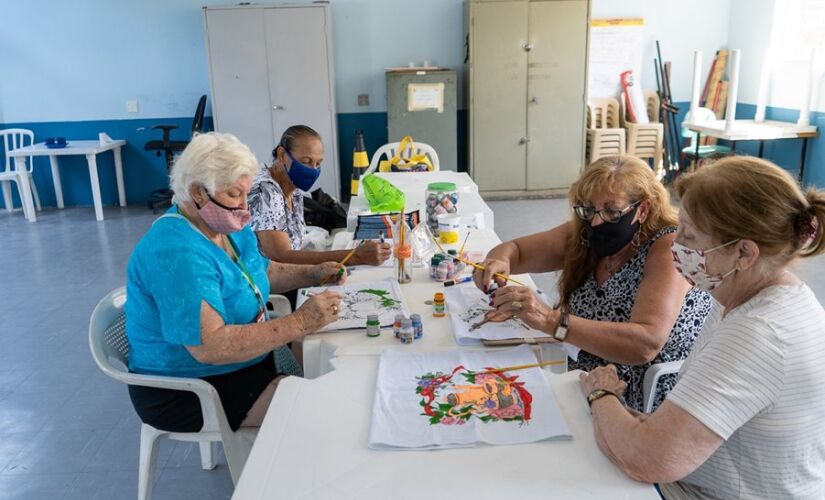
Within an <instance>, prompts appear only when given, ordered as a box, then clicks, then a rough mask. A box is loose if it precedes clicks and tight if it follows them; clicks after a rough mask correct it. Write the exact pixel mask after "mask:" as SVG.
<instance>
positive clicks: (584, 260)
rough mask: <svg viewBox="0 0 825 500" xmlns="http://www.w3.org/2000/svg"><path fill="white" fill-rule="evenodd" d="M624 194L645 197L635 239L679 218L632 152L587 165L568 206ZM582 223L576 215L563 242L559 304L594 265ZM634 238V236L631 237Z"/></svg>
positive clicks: (630, 198)
mask: <svg viewBox="0 0 825 500" xmlns="http://www.w3.org/2000/svg"><path fill="white" fill-rule="evenodd" d="M599 194H609V195H614V196H625V197H627V199H628V201H630V202H641V201H647V202H648V203H649V205H650V208H649V210H648V215H647V218H646V219H645V221H644V222H643V223H642V224H641V226H640V228H639V233H638V234H639V236H638V243H639V244H641V243H644V242H646V241H647V240H648V239H650V238H651V237H652V236H653V235H655V234H656V233H657V232H658V231H660V230H661V229H663V228H665V227H668V226H675V225H676V224H677V222H678V218H677V215H676V209H674V208H673V206H672V205H671V204H670V195H669V194H668V192H667V190H666V189H665V187H664V186H663V185H662V183H661V182H659V179H657V178H656V175H655V174H654V173H653V171H652V170H651V169H650V167H649V166H648V165H647V163H645V162H644V161H642V160H640V159H638V158H636V157H633V156H607V157H603V158H599V159H598V160H596V161H594V162H593V163H591V164H590V165H589V166H587V167H586V168H585V169H584V171H583V172H582V174H581V176H580V177H579V179H578V180H577V181H576V182H575V183H573V185H572V186H570V191H569V193H568V199H569V201H570V206H571V208H572V207H574V206H576V205H582V204H585V203H588V202H589V200H590V199H592V198H593V196H595V195H599ZM585 224H589V222H586V221H582V220H581V219H579V218H578V217H575V216H574V217H573V219H572V221H571V225H572V230H571V232H570V235H569V237H568V239H567V243H566V245H565V253H564V262H563V264H562V270H561V277H560V279H559V284H558V289H559V297H560V298H561V303H562V304H567V301H568V299H569V297H570V294H571V293H572V292H573V290H575V289H577V288H579V287H580V286H581V285H583V284H584V283H585V281H587V279H588V278H589V276H590V274H591V273H592V272H593V270H594V269H595V267H596V260H597V259H596V256H595V254H594V253H593V252H592V251H591V250H590V248H589V247H588V246H586V245H585V244H584V242H583V239H582V232H583V230H584V228H585V226H584V225H585ZM634 239H635V238H634Z"/></svg>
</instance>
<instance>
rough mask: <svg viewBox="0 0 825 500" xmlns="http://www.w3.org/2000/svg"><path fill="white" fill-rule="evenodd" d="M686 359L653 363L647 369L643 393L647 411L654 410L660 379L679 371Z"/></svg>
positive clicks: (644, 409)
mask: <svg viewBox="0 0 825 500" xmlns="http://www.w3.org/2000/svg"><path fill="white" fill-rule="evenodd" d="M682 363H684V360H681V359H680V360H678V361H666V362H664V363H657V364H655V365H651V366H650V368H648V369H647V370H646V371H645V378H644V379H643V380H642V394H644V400H643V402H644V408H643V411H644V412H645V413H650V412H651V411H653V402H654V401H655V400H656V386H657V385H659V379H660V378H662V377H663V376H665V375H668V374H671V373H679V369H680V368H682Z"/></svg>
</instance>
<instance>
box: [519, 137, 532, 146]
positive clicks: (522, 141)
mask: <svg viewBox="0 0 825 500" xmlns="http://www.w3.org/2000/svg"><path fill="white" fill-rule="evenodd" d="M528 142H530V136H529V135H525V136H524V137H522V138H521V139H519V140H518V143H519V144H527V143H528Z"/></svg>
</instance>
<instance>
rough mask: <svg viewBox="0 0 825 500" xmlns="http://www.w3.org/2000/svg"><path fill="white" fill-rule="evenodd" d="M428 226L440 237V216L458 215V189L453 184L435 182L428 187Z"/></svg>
mask: <svg viewBox="0 0 825 500" xmlns="http://www.w3.org/2000/svg"><path fill="white" fill-rule="evenodd" d="M426 205H427V225H428V226H429V227H430V230H431V231H432V232H433V235H434V236H438V235H439V232H438V216H439V215H441V214H454V213H458V188H457V187H456V185H455V183H453V182H433V183H432V184H428V185H427V196H426Z"/></svg>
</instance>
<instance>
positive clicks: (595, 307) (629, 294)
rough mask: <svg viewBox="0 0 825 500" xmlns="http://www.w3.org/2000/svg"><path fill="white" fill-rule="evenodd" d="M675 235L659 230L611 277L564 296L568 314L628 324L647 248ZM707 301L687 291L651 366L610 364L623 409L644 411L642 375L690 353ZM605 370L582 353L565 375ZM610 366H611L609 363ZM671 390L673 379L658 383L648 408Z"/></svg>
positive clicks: (694, 290)
mask: <svg viewBox="0 0 825 500" xmlns="http://www.w3.org/2000/svg"><path fill="white" fill-rule="evenodd" d="M673 232H676V228H675V227H666V228H664V229H661V230H660V231H659V232H657V233H656V234H655V235H653V237H652V238H650V239H649V240H648V241H647V242H645V243H643V244H642V245H641V247H639V250H638V252H636V255H634V256H633V258H632V259H630V260H629V261H628V262H626V263H625V265H624V266H622V267H621V268H619V270H618V271H616V273H615V274H613V275H612V276H610V277H609V278H608V279H607V281H605V282H604V283H602V285H601V286H599V285H598V284H597V283H596V278H595V276H594V275H592V274H591V276H590V278H588V280H587V281H586V282H585V283H584V284H583V285H582V286H580V287H579V288H577V289H576V290H574V291H573V293H571V294H570V300H569V303H570V313H571V314H572V315H574V316H578V317H580V318H584V319H590V320H595V321H614V322H619V323H623V322H627V321H630V313H631V311H632V310H633V305H634V304H635V303H636V294H637V293H638V292H639V286H640V285H641V283H642V278H643V274H644V270H645V261H646V260H647V254H648V252H649V251H650V247H651V246H653V243H654V242H655V241H656V240H658V239H659V238H661V237H662V236H664V235H665V234H669V233H673ZM712 302H713V299H712V298H711V296H710V295H709V294H708V293H706V292H704V291H702V290H699V289H697V288H692V289H691V290H690V292H688V294H687V295H686V296H685V300H684V302H683V303H682V310H681V311H680V312H679V316H678V317H677V318H676V323H675V324H674V325H673V329H672V330H671V331H670V337H668V339H667V342H665V345H664V346H663V347H662V351H661V352H660V353H659V354H658V355H657V356H656V358H655V359H654V360H653V361H652V362H651V363H647V364H644V365H637V366H628V365H619V364H616V368H617V370H618V372H619V378H621V379H622V380H624V381H625V382H626V383H627V391H626V392H625V400H626V402H627V406H629V407H630V408H633V409H635V410H638V411H641V410H642V408H643V407H644V392H643V389H642V382H643V380H644V375H645V370H647V369H648V368H649V367H650V366H651V365H653V364H656V363H663V362H665V361H676V360H680V359H685V358H686V357H687V355H688V353H689V352H690V349H691V348H692V347H693V341H694V340H696V336H697V335H698V334H699V331H700V330H701V329H702V325H703V324H704V323H705V318H706V317H707V316H708V314H709V313H710V309H711V305H712ZM606 364H608V362H607V361H605V360H604V359H602V358H600V357H598V356H594V355H593V354H590V353H589V352H586V351H581V352H580V353H579V359H578V361H576V362H571V363H570V369H571V370H576V369H579V370H585V371H590V370H593V369H594V368H596V367H598V366H603V365H606ZM614 364H615V363H614ZM674 385H676V375H675V374H671V375H665V376H664V377H662V378H660V379H659V384H658V388H657V391H656V399H655V402H654V405H653V408H654V409H655V408H656V407H658V406H659V404H660V403H661V402H662V401H663V400H664V398H665V395H667V393H668V392H670V390H671V389H672V388H673V386H674Z"/></svg>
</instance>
